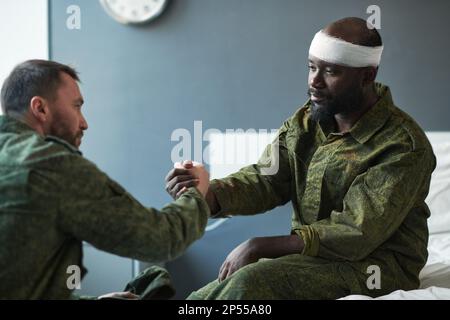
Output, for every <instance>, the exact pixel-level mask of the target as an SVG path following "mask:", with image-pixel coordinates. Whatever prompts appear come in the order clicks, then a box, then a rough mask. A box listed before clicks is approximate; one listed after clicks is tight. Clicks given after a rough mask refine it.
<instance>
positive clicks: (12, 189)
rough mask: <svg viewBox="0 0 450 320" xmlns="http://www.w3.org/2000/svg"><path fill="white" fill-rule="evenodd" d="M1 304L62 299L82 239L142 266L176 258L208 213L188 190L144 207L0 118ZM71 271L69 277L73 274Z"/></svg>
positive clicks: (63, 148) (75, 154)
mask: <svg viewBox="0 0 450 320" xmlns="http://www.w3.org/2000/svg"><path fill="white" fill-rule="evenodd" d="M0 199H1V200H0V244H1V245H0V299H5V298H6V299H8V298H13V299H66V298H70V297H71V290H69V289H68V287H67V284H66V282H67V280H68V277H69V276H70V275H72V274H73V273H67V271H68V267H69V266H71V265H75V266H79V267H80V270H82V273H83V274H84V273H85V271H86V270H85V269H84V268H83V267H82V240H84V241H87V242H89V243H91V244H92V245H94V246H95V247H97V248H98V249H101V250H105V251H108V252H111V253H113V254H117V255H120V256H126V257H130V258H134V259H139V260H145V261H154V262H158V261H165V260H169V259H172V258H174V257H175V256H177V255H179V254H181V253H182V252H183V251H184V250H185V249H186V247H187V246H188V245H189V244H191V243H192V242H193V241H194V240H196V239H198V238H199V237H201V236H202V234H203V232H204V228H205V226H206V223H207V219H208V216H209V208H208V205H207V204H206V202H205V201H204V199H203V198H202V196H201V195H200V194H199V193H198V191H197V190H196V189H195V188H191V189H189V190H188V191H187V192H186V193H184V194H183V196H181V197H180V198H179V199H178V200H177V201H175V202H173V203H172V204H169V205H167V206H165V207H164V208H163V209H162V210H161V211H160V212H159V211H158V210H155V209H152V208H146V207H144V206H143V205H142V204H140V203H139V202H138V201H137V200H136V199H134V198H133V197H132V196H131V195H130V194H129V193H127V192H126V191H125V190H124V189H123V188H122V187H121V186H120V185H119V184H117V183H116V182H114V181H113V180H111V179H110V178H109V177H108V176H107V175H106V174H105V173H103V172H102V171H100V170H99V169H98V168H97V167H96V166H95V165H94V164H93V163H91V162H89V161H88V160H86V159H85V158H83V157H82V156H81V153H80V152H79V151H78V150H77V149H75V148H74V147H72V146H71V145H69V144H67V143H66V142H64V141H62V140H60V139H57V138H54V137H47V138H45V139H44V138H43V137H41V136H39V135H38V134H36V132H35V131H33V130H32V129H30V128H29V127H27V126H26V125H25V124H23V123H21V122H18V121H16V120H14V119H12V118H10V117H7V116H1V117H0ZM72 272H73V271H72Z"/></svg>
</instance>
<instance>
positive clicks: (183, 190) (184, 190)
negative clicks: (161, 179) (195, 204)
mask: <svg viewBox="0 0 450 320" xmlns="http://www.w3.org/2000/svg"><path fill="white" fill-rule="evenodd" d="M186 191H187V188H186V187H184V188H183V189H181V190H180V191H179V192H178V193H177V195H176V198H177V199H178V198H179V197H180V196H181V195H182V194H183V193H185V192H186Z"/></svg>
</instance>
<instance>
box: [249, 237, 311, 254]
mask: <svg viewBox="0 0 450 320" xmlns="http://www.w3.org/2000/svg"><path fill="white" fill-rule="evenodd" d="M250 246H251V247H252V249H253V251H254V254H255V255H256V256H258V258H272V259H273V258H278V257H282V256H286V255H289V254H295V253H301V252H302V251H303V247H304V243H303V240H302V238H301V237H300V236H298V235H297V234H294V235H288V236H274V237H259V238H253V239H251V240H250Z"/></svg>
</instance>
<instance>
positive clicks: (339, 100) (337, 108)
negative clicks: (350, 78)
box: [308, 85, 364, 122]
mask: <svg viewBox="0 0 450 320" xmlns="http://www.w3.org/2000/svg"><path fill="white" fill-rule="evenodd" d="M316 93H317V94H318V96H321V97H323V100H322V101H320V102H319V103H316V102H314V101H312V100H311V118H312V119H313V120H314V121H317V122H328V121H334V116H335V115H336V114H343V115H346V114H350V113H352V112H355V111H357V110H358V109H360V108H361V106H362V104H363V101H364V95H363V91H362V90H361V88H359V87H358V86H357V85H355V86H353V87H350V88H348V89H347V90H346V91H345V92H344V93H342V94H340V95H338V96H330V95H324V94H322V93H321V92H320V91H318V90H314V89H309V90H308V96H309V97H310V98H311V95H312V94H316Z"/></svg>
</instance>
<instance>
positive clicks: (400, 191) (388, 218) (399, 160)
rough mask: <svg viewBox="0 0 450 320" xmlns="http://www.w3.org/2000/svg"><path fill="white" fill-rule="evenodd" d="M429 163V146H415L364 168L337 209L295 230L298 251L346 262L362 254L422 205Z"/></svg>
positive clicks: (426, 186) (428, 173)
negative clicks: (299, 241)
mask: <svg viewBox="0 0 450 320" xmlns="http://www.w3.org/2000/svg"><path fill="white" fill-rule="evenodd" d="M433 163H435V158H434V155H433V154H432V153H431V152H430V151H427V150H417V151H412V152H407V153H402V154H398V155H395V156H392V157H391V158H389V159H388V160H387V161H385V162H382V163H380V164H378V165H375V166H373V167H371V168H369V169H368V170H367V171H366V172H365V173H363V174H361V175H359V176H358V177H357V178H356V179H355V180H354V181H353V183H352V185H351V187H350V188H349V190H348V192H347V194H346V196H345V197H344V200H343V210H342V211H332V212H331V215H330V217H329V218H328V219H323V220H320V221H317V222H314V223H312V224H310V225H305V226H302V227H301V228H300V229H299V230H298V231H297V233H298V234H300V235H301V237H302V238H303V240H304V242H305V247H304V250H303V254H306V255H310V256H319V257H323V258H327V259H338V260H342V259H343V260H350V261H356V260H360V259H363V258H365V257H367V256H368V255H369V254H370V253H371V252H372V251H373V250H375V249H376V248H377V247H378V246H380V245H381V244H382V243H383V242H384V241H386V240H387V239H388V238H389V237H391V236H392V234H393V233H394V232H395V231H396V230H397V229H398V228H399V226H400V225H401V223H402V222H403V220H404V219H405V217H406V216H407V214H408V212H409V211H410V210H411V209H412V208H414V207H416V206H421V205H423V202H424V200H425V198H426V195H427V192H428V188H429V183H430V178H431V173H432V171H433V169H434V166H433ZM412 232H413V230H412Z"/></svg>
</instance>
